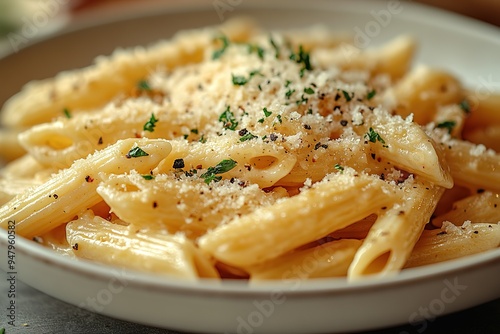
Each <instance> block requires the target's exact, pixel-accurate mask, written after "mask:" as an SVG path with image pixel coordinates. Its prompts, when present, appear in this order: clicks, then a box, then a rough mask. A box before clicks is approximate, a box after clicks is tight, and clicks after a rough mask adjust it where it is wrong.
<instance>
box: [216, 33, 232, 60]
mask: <svg viewBox="0 0 500 334" xmlns="http://www.w3.org/2000/svg"><path fill="white" fill-rule="evenodd" d="M217 39H218V40H221V41H222V46H221V48H220V49H218V50H215V51H214V53H213V54H212V59H219V58H220V57H221V56H222V55H223V54H224V52H226V49H227V47H228V46H229V44H230V43H229V39H228V38H227V37H226V36H224V35H222V36H219V37H218V38H216V40H217Z"/></svg>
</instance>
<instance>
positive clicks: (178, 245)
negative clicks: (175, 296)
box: [66, 211, 218, 281]
mask: <svg viewBox="0 0 500 334" xmlns="http://www.w3.org/2000/svg"><path fill="white" fill-rule="evenodd" d="M66 235H67V239H68V242H69V244H70V245H71V247H72V249H73V252H74V254H75V255H76V256H77V257H80V258H84V259H89V260H94V261H97V262H100V263H105V264H110V265H115V266H120V267H124V268H128V269H134V270H138V271H147V272H151V273H155V274H161V275H166V276H170V277H176V278H182V279H184V280H190V281H195V280H197V279H198V278H199V277H211V278H215V277H218V274H217V272H216V271H215V268H214V266H213V265H212V264H211V263H210V262H209V260H208V258H206V257H204V255H203V254H201V252H200V251H199V250H198V249H197V248H196V247H195V246H194V244H193V243H192V242H191V241H190V240H188V239H186V238H185V237H182V236H180V235H176V236H174V235H168V234H166V235H165V234H157V233H151V232H142V231H140V230H139V229H138V228H137V227H135V226H133V225H128V226H125V225H121V224H113V223H111V222H109V221H107V220H105V219H103V218H101V217H98V216H94V215H93V214H92V212H91V211H87V212H85V213H84V214H82V215H81V216H80V217H79V219H78V220H75V221H72V222H69V223H68V225H67V226H66Z"/></svg>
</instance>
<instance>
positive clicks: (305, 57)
mask: <svg viewBox="0 0 500 334" xmlns="http://www.w3.org/2000/svg"><path fill="white" fill-rule="evenodd" d="M290 59H291V60H294V61H295V62H297V63H298V64H303V67H302V70H301V76H302V74H303V70H308V71H311V70H312V66H311V59H310V56H309V53H308V52H305V51H304V48H303V47H302V45H299V52H297V53H293V52H292V54H291V55H290Z"/></svg>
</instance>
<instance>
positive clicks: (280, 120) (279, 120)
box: [276, 115, 283, 124]
mask: <svg viewBox="0 0 500 334" xmlns="http://www.w3.org/2000/svg"><path fill="white" fill-rule="evenodd" d="M276 118H277V119H278V122H280V124H281V123H283V120H282V119H281V115H276Z"/></svg>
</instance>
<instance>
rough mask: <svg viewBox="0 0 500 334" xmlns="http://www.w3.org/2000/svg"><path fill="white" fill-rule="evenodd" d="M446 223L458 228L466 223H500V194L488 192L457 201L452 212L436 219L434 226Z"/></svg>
mask: <svg viewBox="0 0 500 334" xmlns="http://www.w3.org/2000/svg"><path fill="white" fill-rule="evenodd" d="M445 221H448V222H451V223H453V224H455V225H458V226H460V225H462V224H463V223H464V222H465V221H471V222H473V223H496V222H500V194H498V193H492V192H490V191H486V192H482V193H480V194H475V195H472V196H469V197H466V198H463V199H461V200H459V201H456V202H454V203H453V206H452V208H451V210H450V211H448V212H446V213H443V214H441V215H439V216H437V217H435V218H434V219H433V220H432V224H433V225H434V226H437V227H440V226H441V225H442V224H443V222H445Z"/></svg>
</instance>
